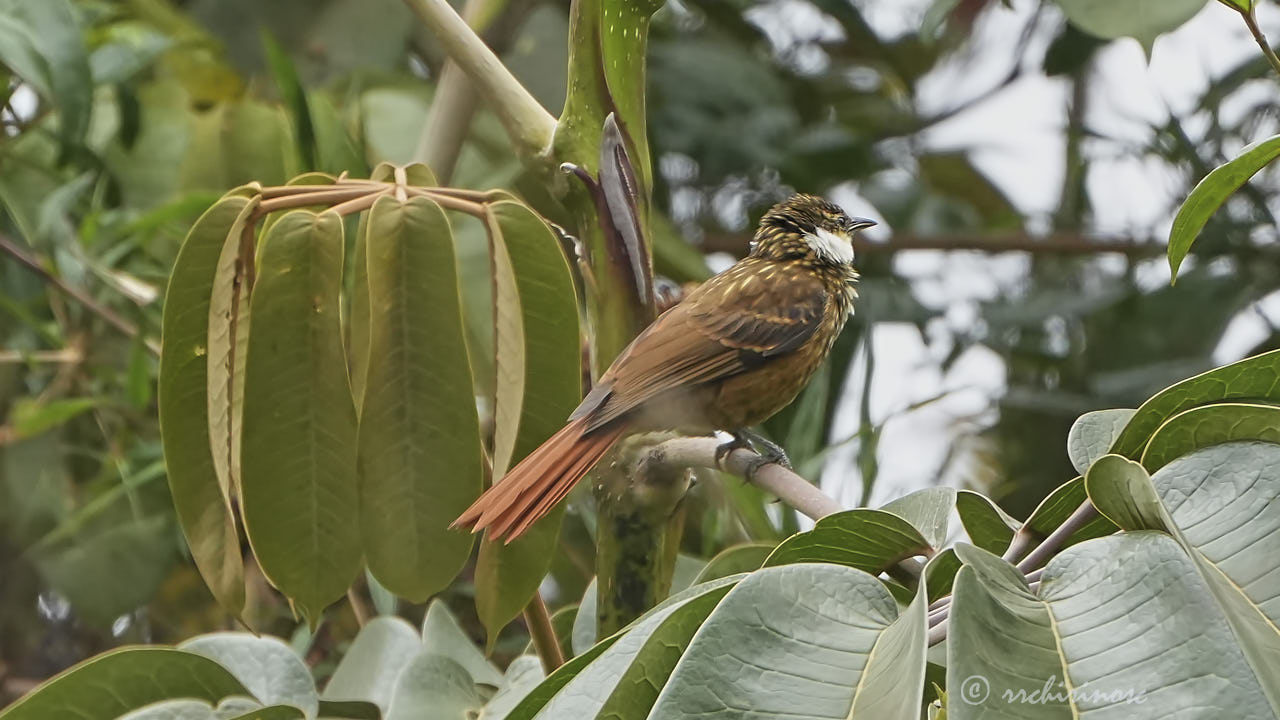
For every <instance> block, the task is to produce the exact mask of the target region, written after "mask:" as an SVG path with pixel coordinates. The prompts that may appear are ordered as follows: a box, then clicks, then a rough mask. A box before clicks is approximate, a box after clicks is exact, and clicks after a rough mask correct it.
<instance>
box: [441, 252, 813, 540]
mask: <svg viewBox="0 0 1280 720" xmlns="http://www.w3.org/2000/svg"><path fill="white" fill-rule="evenodd" d="M759 263H767V265H765V266H760V265H759ZM784 273H785V274H786V276H785V277H784V276H783V275H784ZM827 302H828V298H827V296H826V293H825V291H824V288H823V286H822V283H821V282H819V281H818V280H816V279H814V278H811V277H808V276H807V275H805V274H804V273H803V271H801V270H799V269H797V268H790V267H786V266H782V265H777V264H774V263H772V262H771V261H767V260H758V259H755V258H748V259H747V260H744V261H742V262H740V263H738V264H737V265H735V266H734V267H733V268H730V269H729V270H728V271H726V272H724V273H722V274H720V275H717V276H716V277H714V278H712V279H711V280H708V281H707V282H706V283H704V284H703V285H702V287H700V288H698V289H697V290H695V291H694V292H693V293H691V294H690V295H689V296H688V297H687V298H685V300H684V301H683V302H681V303H680V304H679V305H676V306H675V307H673V308H672V309H670V310H668V311H667V312H666V313H664V314H663V315H662V316H661V317H659V318H658V319H657V320H655V321H654V323H653V324H652V325H650V326H649V327H648V328H646V329H645V331H644V332H642V333H641V334H640V335H639V336H637V337H636V339H635V340H634V341H633V342H632V343H631V345H629V346H628V347H627V348H626V349H625V350H623V352H622V353H621V354H620V355H619V356H618V359H617V360H615V361H614V363H613V365H612V366H611V367H610V368H609V370H608V371H607V372H606V373H605V374H604V376H603V377H601V378H600V383H599V385H598V386H597V387H596V389H594V390H593V391H592V392H591V393H590V394H588V396H587V398H586V399H585V400H583V403H582V405H581V406H580V407H579V408H578V410H577V411H575V412H574V414H573V415H572V416H571V418H570V421H569V424H568V425H566V426H565V427H564V428H563V429H561V430H560V431H559V432H557V433H556V434H555V435H552V436H551V437H550V438H549V439H548V440H547V441H546V442H545V443H543V444H542V445H541V446H540V447H538V449H537V450H534V451H533V452H532V453H530V454H529V456H528V457H526V458H525V459H524V460H522V461H521V462H520V463H519V464H518V465H516V466H515V468H513V469H512V470H511V471H510V472H508V473H507V474H506V476H505V477H503V478H502V480H501V481H500V482H498V483H497V484H496V485H494V486H493V487H492V488H490V489H489V490H488V491H487V492H485V493H484V494H483V495H481V496H480V498H479V499H478V500H476V502H475V503H474V504H473V505H472V506H471V507H470V508H468V509H467V511H466V512H464V513H463V514H462V516H461V517H459V518H458V519H457V520H456V521H454V526H455V527H456V526H466V527H471V528H473V529H475V530H482V529H485V528H488V529H489V532H490V533H491V534H492V535H493V536H495V537H504V536H505V537H507V538H508V539H510V538H514V537H516V536H518V535H520V534H521V533H523V532H524V531H525V530H527V529H528V528H529V526H530V525H532V524H533V523H534V522H536V521H537V520H538V519H539V518H541V517H543V516H544V515H546V514H547V513H548V512H550V511H551V509H552V508H553V507H555V505H556V504H557V503H559V502H560V501H561V500H563V499H564V497H565V496H566V495H567V494H568V493H569V491H570V490H571V489H572V488H573V486H574V485H576V484H577V483H578V481H579V480H581V479H582V478H583V476H585V475H586V474H587V472H588V471H590V469H591V468H592V466H594V465H595V464H596V463H597V462H598V461H599V460H600V458H602V457H603V456H604V455H605V453H606V452H608V450H609V448H610V447H611V446H612V445H613V443H614V442H615V441H617V439H618V438H619V437H621V436H622V435H623V434H624V433H626V432H627V430H628V421H627V418H628V416H629V414H630V413H631V412H632V411H634V410H636V409H637V408H639V407H640V406H641V405H643V404H644V403H645V401H647V400H649V399H651V398H654V397H656V396H658V395H660V394H662V393H665V392H667V391H670V390H676V389H679V388H689V387H693V386H697V385H701V384H704V383H710V382H716V381H719V380H724V379H726V378H729V377H732V376H734V375H736V374H738V373H741V372H743V371H744V370H746V369H749V368H752V367H757V366H758V365H759V364H760V363H762V362H765V361H766V360H767V359H768V358H769V357H773V356H776V355H780V354H783V353H787V352H790V351H792V350H795V349H796V348H798V347H800V346H801V345H803V344H804V342H805V341H807V340H808V339H809V338H810V337H812V336H813V334H814V332H815V331H816V330H817V328H818V326H819V325H820V324H821V322H822V318H823V312H824V311H825V309H826V304H827ZM678 425H679V423H677V422H673V423H672V427H676V426H678ZM726 429H734V428H726Z"/></svg>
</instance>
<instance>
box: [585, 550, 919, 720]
mask: <svg viewBox="0 0 1280 720" xmlns="http://www.w3.org/2000/svg"><path fill="white" fill-rule="evenodd" d="M925 604H926V603H925V601H924V595H923V593H922V594H921V595H920V597H919V598H917V602H914V603H913V604H912V606H911V607H910V608H909V609H908V610H907V611H905V612H903V613H901V614H900V613H899V611H898V606H897V604H896V603H895V602H894V600H893V597H892V596H891V595H890V594H889V591H888V590H886V589H885V587H884V585H883V584H881V583H880V581H879V580H877V579H876V578H875V577H873V576H871V575H869V574H867V573H864V572H862V571H859V570H856V569H853V568H848V567H842V566H838V565H826V564H800V565H787V566H784V567H770V568H765V569H763V570H759V571H757V572H754V573H752V574H751V575H749V576H747V578H746V579H745V580H743V581H742V582H740V583H738V584H737V585H736V586H735V587H734V588H733V589H732V590H731V591H729V593H728V594H727V595H726V596H725V598H724V599H723V600H721V601H720V602H719V604H717V605H716V607H715V609H714V610H713V611H712V612H711V614H710V615H709V616H708V617H707V619H706V621H705V622H703V623H702V626H701V627H700V628H698V632H697V634H696V635H694V636H693V639H692V641H691V642H690V643H689V646H688V649H686V650H685V651H684V653H683V654H682V655H681V657H680V660H679V662H678V663H677V664H676V666H675V668H674V670H673V671H672V672H671V677H670V679H669V680H667V682H666V684H665V686H664V687H663V688H662V691H661V693H660V694H659V695H658V698H657V701H656V702H655V703H654V706H653V710H652V711H651V713H650V717H660V718H667V717H692V716H698V717H709V718H734V717H742V712H741V709H742V708H751V710H752V711H753V712H754V713H755V714H757V715H758V716H760V717H782V716H786V717H851V716H852V717H875V718H885V719H886V720H892V719H893V718H904V719H905V718H911V719H913V720H914V718H916V717H918V716H919V711H920V710H919V705H920V700H919V698H920V693H921V690H922V689H923V683H924V664H925V663H924V660H925V630H926V624H925V612H924V611H925ZM626 639H627V638H626V637H625V636H624V637H623V639H622V640H620V641H619V643H622V642H626ZM615 647H616V646H615ZM859 710H862V712H861V713H859V712H858V711H859ZM560 717H573V716H570V715H561V716H560Z"/></svg>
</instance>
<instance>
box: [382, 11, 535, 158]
mask: <svg viewBox="0 0 1280 720" xmlns="http://www.w3.org/2000/svg"><path fill="white" fill-rule="evenodd" d="M404 2H405V4H406V5H408V6H409V9H410V10H412V11H413V12H414V14H416V15H417V16H418V18H419V19H420V20H422V22H423V24H425V25H426V26H427V28H428V29H429V30H430V31H431V32H432V33H433V34H434V35H435V36H436V40H437V41H439V43H440V45H441V46H442V47H443V48H444V50H445V52H446V53H448V55H449V57H450V59H452V60H453V61H454V62H456V63H457V64H458V67H460V68H462V71H463V72H465V73H466V74H467V76H468V77H470V78H471V81H472V82H473V83H475V90H476V92H477V93H478V94H479V95H480V97H482V98H484V101H485V103H486V104H487V105H488V106H489V109H490V110H492V111H493V112H494V113H495V114H496V115H497V116H498V119H499V120H500V121H502V125H503V127H504V128H506V130H507V135H508V136H510V137H511V141H512V142H513V143H514V144H515V145H516V147H518V148H519V149H520V150H521V151H522V152H523V153H524V154H527V155H535V156H536V155H541V154H543V153H544V152H546V150H547V149H548V148H549V147H550V145H551V138H552V135H553V134H554V133H555V129H556V119H555V117H553V116H552V115H551V113H549V112H547V110H546V108H544V107H542V105H540V104H539V103H538V100H537V99H536V98H534V97H533V94H532V93H530V92H529V91H528V90H527V89H526V88H525V87H524V86H523V85H521V84H520V81H519V80H517V79H516V77H515V76H514V75H512V74H511V71H510V70H508V69H507V68H506V66H504V65H503V64H502V61H501V60H499V59H498V56H497V55H495V54H494V52H493V51H492V50H490V49H489V46H488V45H485V44H484V41H483V40H481V39H480V36H479V35H476V33H475V31H473V30H472V29H471V27H470V26H469V25H467V23H466V21H465V20H463V19H462V17H460V16H459V15H458V13H457V12H456V11H455V10H454V9H453V8H452V7H450V5H449V3H448V2H447V0H404Z"/></svg>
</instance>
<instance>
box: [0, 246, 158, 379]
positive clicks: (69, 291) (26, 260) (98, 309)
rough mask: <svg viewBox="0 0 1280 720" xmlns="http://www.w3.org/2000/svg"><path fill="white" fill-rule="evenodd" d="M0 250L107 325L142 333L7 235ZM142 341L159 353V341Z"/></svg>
mask: <svg viewBox="0 0 1280 720" xmlns="http://www.w3.org/2000/svg"><path fill="white" fill-rule="evenodd" d="M0 250H2V251H4V253H5V254H7V255H9V256H10V257H12V258H13V259H14V260H16V261H18V264H19V265H22V266H23V267H25V268H26V269H28V270H30V271H31V272H33V273H35V274H36V275H39V276H40V279H41V280H43V281H44V282H45V283H47V284H49V285H52V286H53V287H54V288H56V289H58V290H59V291H61V292H62V293H63V294H64V295H66V296H67V297H70V298H71V299H73V300H75V301H76V302H78V303H80V304H81V305H83V306H84V307H85V309H86V310H88V311H89V312H91V313H93V314H94V315H97V316H98V317H100V318H102V319H103V320H105V321H106V322H107V324H108V325H110V326H111V327H113V328H115V329H116V330H119V331H120V332H121V333H124V334H125V335H127V336H128V337H130V338H137V337H138V336H140V335H141V334H142V333H141V331H140V330H138V326H137V325H134V324H133V323H131V322H129V321H128V320H125V319H124V318H122V317H120V315H118V314H116V311H115V310H112V309H111V308H109V307H107V306H106V305H103V304H102V303H100V302H98V301H97V300H94V299H93V298H92V297H90V296H89V294H88V293H86V292H85V291H83V290H81V289H79V288H76V287H72V286H70V285H68V284H66V283H65V282H63V281H62V279H61V278H59V277H57V276H56V275H54V274H53V273H51V272H49V271H48V270H47V269H45V267H44V266H43V265H41V264H40V261H39V260H36V259H35V258H34V257H31V256H30V255H28V254H27V252H26V251H25V250H23V249H22V248H20V247H18V244H17V243H15V242H14V241H13V240H11V239H9V238H8V237H5V236H4V235H0ZM143 342H144V344H146V346H147V349H148V350H150V351H151V353H152V354H154V355H156V356H159V355H160V343H158V342H156V341H154V340H152V339H151V338H144V339H143Z"/></svg>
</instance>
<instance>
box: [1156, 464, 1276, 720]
mask: <svg viewBox="0 0 1280 720" xmlns="http://www.w3.org/2000/svg"><path fill="white" fill-rule="evenodd" d="M1278 468H1280V445H1275V444H1272V443H1265V442H1256V441H1254V442H1232V443H1226V444H1223V445H1215V446H1212V447H1207V448H1203V449H1200V450H1196V451H1195V452H1192V453H1191V454H1189V455H1184V456H1182V457H1180V458H1178V459H1176V460H1174V461H1173V462H1171V463H1169V464H1168V465H1166V466H1164V467H1163V468H1161V469H1160V471H1159V472H1157V473H1156V474H1155V475H1153V476H1152V478H1151V483H1152V485H1153V486H1154V488H1155V492H1156V493H1157V494H1158V495H1159V496H1160V500H1161V503H1162V506H1163V507H1164V508H1165V509H1166V510H1167V514H1166V515H1165V522H1166V524H1167V525H1168V526H1169V527H1170V529H1171V530H1172V531H1173V535H1174V538H1175V539H1176V540H1178V542H1179V543H1181V544H1182V546H1183V547H1184V548H1185V549H1186V551H1187V553H1188V554H1189V555H1190V557H1191V559H1192V561H1194V563H1195V564H1196V567H1197V568H1198V569H1199V571H1200V574H1201V576H1202V577H1203V578H1204V580H1205V582H1206V583H1207V584H1208V586H1209V590H1210V592H1212V594H1213V596H1214V598H1215V599H1216V600H1217V601H1218V604H1219V606H1220V607H1221V608H1222V610H1223V611H1224V612H1225V614H1226V618H1227V622H1228V623H1229V624H1230V625H1231V626H1232V628H1233V629H1234V631H1235V637H1236V638H1237V640H1238V642H1239V643H1240V649H1241V650H1243V651H1244V655H1245V657H1246V658H1247V659H1248V661H1249V663H1250V664H1251V665H1252V666H1253V668H1254V674H1255V675H1256V676H1257V677H1258V679H1259V680H1260V681H1261V682H1262V687H1263V690H1264V691H1265V692H1266V694H1267V697H1268V698H1269V700H1270V703H1271V707H1272V711H1273V712H1276V713H1277V714H1280V631H1278V630H1277V628H1278V627H1280V581H1278V580H1277V577H1276V575H1277V573H1276V572H1274V567H1275V558H1277V557H1280V512H1277V509H1280V470H1278Z"/></svg>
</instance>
